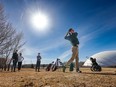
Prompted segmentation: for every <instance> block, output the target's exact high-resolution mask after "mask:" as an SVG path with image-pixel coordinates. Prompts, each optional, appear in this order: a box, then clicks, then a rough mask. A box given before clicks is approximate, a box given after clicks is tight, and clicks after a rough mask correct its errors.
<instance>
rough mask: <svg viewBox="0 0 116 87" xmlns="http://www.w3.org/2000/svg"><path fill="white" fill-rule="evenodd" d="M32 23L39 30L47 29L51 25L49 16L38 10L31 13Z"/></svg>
mask: <svg viewBox="0 0 116 87" xmlns="http://www.w3.org/2000/svg"><path fill="white" fill-rule="evenodd" d="M31 24H32V26H33V27H34V28H35V29H36V30H38V31H45V30H46V28H47V27H48V26H49V21H48V17H47V16H46V15H45V14H43V13H41V12H37V13H34V14H32V15H31Z"/></svg>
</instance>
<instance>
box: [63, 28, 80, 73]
mask: <svg viewBox="0 0 116 87" xmlns="http://www.w3.org/2000/svg"><path fill="white" fill-rule="evenodd" d="M77 35H78V33H77V32H75V31H74V29H72V28H70V29H69V31H68V32H67V34H66V35H65V37H64V38H65V39H66V40H69V41H70V42H71V44H72V57H71V58H70V59H69V60H68V62H67V63H66V65H65V66H64V67H63V72H65V70H66V66H68V65H70V63H71V62H73V60H74V59H75V60H76V61H75V63H76V64H75V68H76V72H79V73H80V72H81V71H80V70H79V63H78V61H79V50H78V48H79V40H78V38H77Z"/></svg>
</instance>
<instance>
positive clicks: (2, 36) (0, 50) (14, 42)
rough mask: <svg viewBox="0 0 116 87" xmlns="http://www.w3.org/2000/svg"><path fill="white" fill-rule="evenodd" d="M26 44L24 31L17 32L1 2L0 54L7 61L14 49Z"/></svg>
mask: <svg viewBox="0 0 116 87" xmlns="http://www.w3.org/2000/svg"><path fill="white" fill-rule="evenodd" d="M24 44H25V42H24V41H23V33H22V32H19V33H17V32H16V29H15V28H13V27H12V25H11V23H9V22H8V21H7V20H6V16H5V15H4V10H3V6H2V5H1V4H0V55H2V56H4V57H5V58H6V61H7V59H8V57H9V55H10V54H11V53H12V52H13V51H14V50H19V49H20V48H21V47H22V46H23V45H24ZM5 70H6V69H5Z"/></svg>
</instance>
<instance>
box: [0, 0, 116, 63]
mask: <svg viewBox="0 0 116 87" xmlns="http://www.w3.org/2000/svg"><path fill="white" fill-rule="evenodd" d="M0 2H1V3H2V4H3V5H4V10H5V14H6V15H7V18H8V20H9V21H10V22H11V23H12V25H13V26H14V27H15V28H16V29H17V31H23V33H24V40H25V41H27V43H26V44H25V46H24V47H23V50H22V51H21V52H22V53H23V56H24V57H25V61H24V63H31V62H33V63H35V61H36V56H37V53H38V52H40V53H41V56H42V63H50V62H52V61H53V60H55V59H56V58H60V59H61V60H62V61H63V62H64V61H67V60H68V59H69V58H70V57H71V44H70V42H68V41H67V40H65V39H64V35H65V34H66V32H67V30H68V29H69V28H71V27H72V28H74V29H75V31H77V32H78V34H79V35H78V38H79V41H80V46H79V57H80V59H79V60H80V61H85V60H86V56H91V55H93V54H95V53H98V52H101V51H107V50H116V35H115V33H116V1H115V0H0ZM36 11H41V12H43V13H44V14H46V15H47V16H48V17H49V20H50V23H49V24H50V26H49V27H47V28H46V29H47V31H46V32H45V33H42V32H34V27H32V26H31V24H30V23H29V19H30V17H31V14H33V13H34V12H36Z"/></svg>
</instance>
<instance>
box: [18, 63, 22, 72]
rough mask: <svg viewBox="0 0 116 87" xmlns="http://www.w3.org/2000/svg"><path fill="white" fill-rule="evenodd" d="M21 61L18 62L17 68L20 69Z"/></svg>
mask: <svg viewBox="0 0 116 87" xmlns="http://www.w3.org/2000/svg"><path fill="white" fill-rule="evenodd" d="M21 67H22V62H18V70H21Z"/></svg>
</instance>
